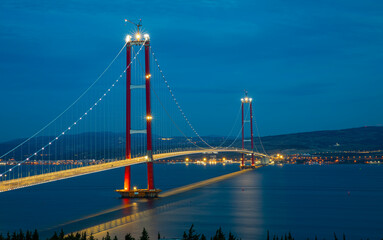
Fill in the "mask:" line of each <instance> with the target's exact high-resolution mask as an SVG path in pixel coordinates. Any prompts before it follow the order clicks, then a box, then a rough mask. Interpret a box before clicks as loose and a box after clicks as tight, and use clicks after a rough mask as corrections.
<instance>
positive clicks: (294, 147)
mask: <svg viewBox="0 0 383 240" xmlns="http://www.w3.org/2000/svg"><path fill="white" fill-rule="evenodd" d="M77 137H79V138H80V139H87V140H85V141H77V142H76V144H73V141H72V140H71V139H73V135H65V136H63V137H62V139H61V140H60V141H59V142H57V143H56V145H55V146H56V147H58V149H59V151H57V152H55V153H54V154H53V153H51V155H52V158H53V159H64V158H65V157H66V156H70V155H71V154H73V153H76V154H78V156H81V158H97V157H99V156H101V155H102V154H105V153H108V152H116V151H117V152H121V154H122V155H123V154H124V151H123V149H124V148H125V134H123V133H112V132H99V133H82V134H79V135H77ZM105 137H107V139H108V141H106V142H105V141H103V139H104V138H105ZM145 137H146V136H145V135H142V134H135V135H133V136H132V149H134V147H136V146H138V145H140V144H142V142H145V141H142V139H145ZM203 138H204V139H205V140H206V141H207V142H208V143H209V144H210V145H212V146H219V145H220V144H221V143H222V142H223V141H224V140H225V137H217V136H209V137H203ZM51 139H53V137H52V136H51V137H49V136H43V137H36V138H34V139H32V140H31V141H30V142H29V143H28V144H26V145H24V147H23V148H20V149H18V150H17V151H16V152H15V153H14V154H12V155H11V156H9V157H12V156H13V155H15V156H27V155H29V154H32V153H33V152H34V151H36V150H37V149H39V148H41V146H43V145H44V144H46V143H47V142H49V141H50V140H51ZM261 139H262V142H263V145H264V147H265V149H266V151H267V152H268V153H273V152H281V151H284V152H290V153H291V152H314V151H344V150H383V127H361V128H351V129H343V130H330V131H315V132H304V133H293V134H284V135H276V136H266V137H262V138H261ZM23 140H25V139H17V140H12V141H8V142H4V143H0V155H1V154H3V153H5V152H7V151H8V150H10V149H12V148H13V147H15V146H17V145H18V144H19V143H21V142H22V141H23ZM233 140H234V139H230V138H229V139H227V141H226V144H225V145H224V146H227V145H229V144H230V143H231V142H232V141H233ZM193 142H195V143H196V144H197V145H199V146H205V145H204V143H202V142H201V141H200V140H199V139H198V138H197V137H194V138H193ZM254 142H255V146H256V148H257V149H258V150H259V151H260V152H262V150H261V149H262V147H261V145H260V144H259V139H258V138H254ZM68 143H69V144H68ZM153 144H154V146H156V144H164V142H163V140H162V139H161V138H160V137H158V136H153ZM166 145H167V146H168V147H169V148H170V149H171V148H174V147H180V146H184V147H186V146H188V147H190V146H192V145H191V144H190V143H189V142H188V141H186V139H185V138H184V137H174V138H171V140H170V141H166ZM231 146H232V147H237V148H240V147H241V146H242V145H241V139H240V138H239V139H237V141H236V143H235V144H233V145H231ZM249 147H250V142H246V148H249ZM116 149H117V150H116Z"/></svg>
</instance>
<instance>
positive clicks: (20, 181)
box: [0, 148, 265, 192]
mask: <svg viewBox="0 0 383 240" xmlns="http://www.w3.org/2000/svg"><path fill="white" fill-rule="evenodd" d="M206 152H208V153H210V152H238V153H251V151H249V150H246V149H245V150H242V149H225V148H216V149H215V148H212V149H201V150H189V151H180V152H169V153H160V154H154V155H153V159H154V160H155V161H156V160H161V159H166V158H170V157H178V156H184V155H191V154H199V153H206ZM254 154H255V155H257V156H260V157H265V155H264V154H261V153H256V152H254ZM145 162H147V158H146V157H137V158H132V159H125V160H119V161H114V162H108V163H102V164H97V165H91V166H86V167H80V168H74V169H68V170H62V171H58V172H52V173H44V174H39V175H35V176H30V177H23V178H17V179H12V180H6V181H2V182H0V192H6V191H10V190H14V189H19V188H24V187H30V186H34V185H38V184H43V183H48V182H54V181H58V180H62V179H66V178H72V177H77V176H81V175H85V174H91V173H96V172H101V171H106V170H110V169H114V168H120V167H125V166H129V165H135V164H140V163H145Z"/></svg>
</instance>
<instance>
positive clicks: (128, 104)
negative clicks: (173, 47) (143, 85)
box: [124, 43, 132, 191]
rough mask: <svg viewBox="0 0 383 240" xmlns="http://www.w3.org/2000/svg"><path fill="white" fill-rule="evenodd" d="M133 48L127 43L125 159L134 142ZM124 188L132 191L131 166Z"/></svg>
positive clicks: (126, 172) (127, 170)
mask: <svg viewBox="0 0 383 240" xmlns="http://www.w3.org/2000/svg"><path fill="white" fill-rule="evenodd" d="M131 50H132V47H131V45H130V43H127V44H126V143H125V144H126V145H125V159H131V158H132V152H131V151H132V149H131V146H132V143H131V137H130V130H131V90H130V85H131V68H130V61H131V55H132V54H131ZM124 189H125V190H128V191H130V166H126V167H125V175H124Z"/></svg>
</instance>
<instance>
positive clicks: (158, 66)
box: [150, 47, 214, 149]
mask: <svg viewBox="0 0 383 240" xmlns="http://www.w3.org/2000/svg"><path fill="white" fill-rule="evenodd" d="M150 49H151V52H152V55H153V57H154V61H155V62H156V65H157V68H158V70H159V71H160V73H161V76H162V78H163V80H164V83H165V84H166V86H167V88H168V89H169V92H170V94H171V96H172V98H173V101H174V102H175V103H176V105H177V107H178V109H179V111H180V113H181V115H182V116H183V118H184V119H185V121H186V123H187V124H188V125H189V127H190V128H191V129H192V130H193V132H194V134H195V135H196V136H197V137H198V138H199V139H200V140H201V141H202V142H203V143H205V144H206V145H207V146H209V147H210V148H213V149H214V147H213V146H211V145H210V144H209V143H207V142H206V141H205V140H204V139H203V138H202V137H201V136H200V135H199V134H198V132H197V131H196V130H195V129H194V127H193V125H192V124H191V123H190V121H189V119H188V118H187V117H186V115H185V113H184V111H183V110H182V108H181V106H180V104H179V103H178V101H177V99H176V98H175V96H174V93H173V91H172V89H171V88H170V85H169V83H168V81H167V80H166V78H165V75H164V73H163V72H162V69H161V67H160V65H159V63H158V60H157V58H156V56H155V54H154V51H153V49H152V47H150Z"/></svg>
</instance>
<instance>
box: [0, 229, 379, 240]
mask: <svg viewBox="0 0 383 240" xmlns="http://www.w3.org/2000/svg"><path fill="white" fill-rule="evenodd" d="M40 239H41V238H40V236H39V233H38V232H37V230H35V231H33V232H32V231H26V232H25V233H24V232H23V231H22V230H20V231H18V232H13V233H12V234H10V233H9V232H8V233H7V234H6V235H5V236H3V235H2V234H1V233H0V240H40ZM150 239H153V238H150V237H149V234H148V232H147V231H146V229H145V228H144V229H143V230H142V233H141V236H140V237H139V238H138V239H137V240H150ZM154 239H155V238H154ZM157 239H166V238H165V237H163V236H161V234H160V233H158V236H157ZM171 239H174V240H176V239H179V238H171ZM209 239H210V240H240V238H238V237H237V236H235V235H234V234H233V233H231V232H229V234H228V235H225V233H224V232H223V231H222V228H219V229H218V230H217V231H216V233H215V235H214V236H212V237H210V238H209ZM266 239H267V240H294V237H293V236H292V235H291V233H288V234H284V235H281V236H278V235H273V236H272V237H271V236H270V234H269V231H267V238H266ZM46 240H97V239H96V238H94V236H93V235H89V236H88V235H87V234H86V233H85V232H83V233H75V234H74V233H71V234H69V235H65V233H64V231H63V230H61V232H60V233H59V234H57V233H56V232H55V233H54V234H53V235H52V237H50V238H47V239H46ZM102 240H119V239H118V238H117V236H114V237H113V239H112V237H111V236H110V234H109V232H107V233H106V235H105V236H104V237H102ZM120 240H136V239H135V238H134V237H133V236H132V235H131V234H130V233H127V234H126V235H125V238H124V239H120ZM182 240H207V237H206V236H205V235H204V234H199V233H197V232H196V231H195V229H194V225H192V226H191V227H190V228H189V230H188V231H185V232H184V234H183V236H182ZM307 240H310V239H309V238H307ZM315 240H317V237H315ZM334 240H346V236H345V235H344V234H343V236H342V238H339V239H338V237H337V236H336V234H335V233H334ZM367 240H368V238H367ZM382 240H383V238H382Z"/></svg>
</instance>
